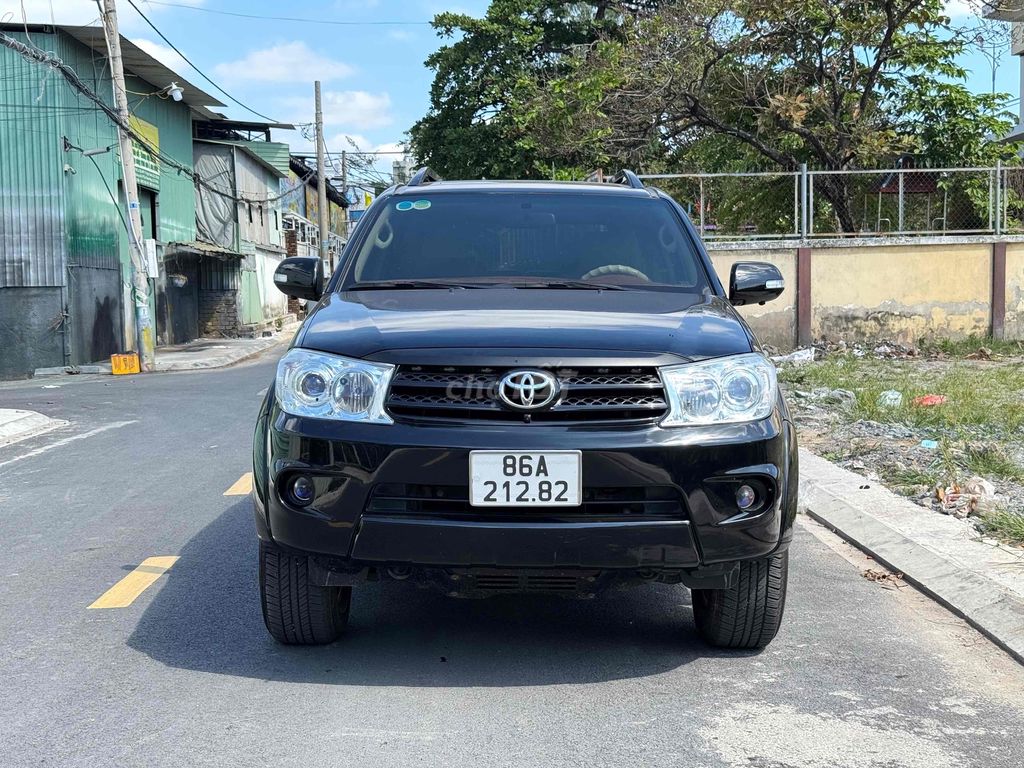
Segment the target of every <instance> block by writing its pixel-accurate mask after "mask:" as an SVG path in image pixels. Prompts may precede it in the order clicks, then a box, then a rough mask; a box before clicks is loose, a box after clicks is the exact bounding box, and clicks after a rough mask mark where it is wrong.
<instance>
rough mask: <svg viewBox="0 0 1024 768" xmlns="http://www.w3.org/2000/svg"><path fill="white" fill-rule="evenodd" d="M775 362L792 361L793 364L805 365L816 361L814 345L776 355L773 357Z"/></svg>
mask: <svg viewBox="0 0 1024 768" xmlns="http://www.w3.org/2000/svg"><path fill="white" fill-rule="evenodd" d="M772 362H773V363H776V364H778V363H791V364H792V365H803V364H804V363H813V362H814V347H805V348H804V349H798V350H796V351H794V352H790V353H789V354H788V355H776V356H775V357H773V358H772Z"/></svg>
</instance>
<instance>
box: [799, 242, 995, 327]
mask: <svg viewBox="0 0 1024 768" xmlns="http://www.w3.org/2000/svg"><path fill="white" fill-rule="evenodd" d="M812 254H813V256H812V261H811V305H812V307H813V313H812V317H811V333H812V334H813V335H814V337H815V338H821V337H824V338H828V339H848V340H851V339H877V338H891V339H896V340H899V341H902V342H904V343H913V342H914V341H916V340H917V339H920V338H922V337H928V336H943V337H950V338H957V337H963V336H967V335H969V334H972V333H974V334H978V335H980V336H984V335H985V334H987V333H988V330H989V322H990V317H989V315H990V302H991V295H990V294H991V285H992V273H991V261H992V246H991V244H989V243H977V244H970V245H930V246H924V247H922V246H915V245H909V246H882V247H875V246H865V247H860V248H822V249H818V248H815V249H813V251H812Z"/></svg>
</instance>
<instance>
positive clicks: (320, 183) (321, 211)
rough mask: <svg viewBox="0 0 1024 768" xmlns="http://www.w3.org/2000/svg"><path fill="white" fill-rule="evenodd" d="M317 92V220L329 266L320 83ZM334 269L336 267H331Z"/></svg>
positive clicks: (324, 260)
mask: <svg viewBox="0 0 1024 768" xmlns="http://www.w3.org/2000/svg"><path fill="white" fill-rule="evenodd" d="M314 89H315V91H316V200H317V203H316V218H317V221H318V223H319V224H320V261H321V262H323V263H324V265H325V266H326V265H327V263H328V262H327V174H326V173H325V171H324V113H323V110H322V109H321V108H320V81H319V80H317V81H316V83H315V84H314ZM330 267H331V269H332V270H333V269H334V265H333V264H331V265H330Z"/></svg>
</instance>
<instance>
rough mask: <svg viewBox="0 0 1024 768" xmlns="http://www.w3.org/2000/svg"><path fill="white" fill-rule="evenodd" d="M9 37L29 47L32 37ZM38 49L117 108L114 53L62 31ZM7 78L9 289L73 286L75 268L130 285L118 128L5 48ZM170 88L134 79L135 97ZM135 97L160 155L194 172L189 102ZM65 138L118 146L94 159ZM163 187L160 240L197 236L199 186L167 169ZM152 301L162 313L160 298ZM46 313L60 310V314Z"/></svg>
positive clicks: (0, 132) (4, 237)
mask: <svg viewBox="0 0 1024 768" xmlns="http://www.w3.org/2000/svg"><path fill="white" fill-rule="evenodd" d="M6 33H7V34H10V35H11V36H12V37H16V38H18V39H20V40H22V41H25V42H29V41H28V39H27V38H26V35H25V34H24V33H17V32H11V31H7V32H6ZM31 43H32V44H34V45H36V46H37V47H40V48H43V49H45V50H49V51H53V52H54V53H56V54H57V55H58V56H59V57H60V58H61V59H62V60H63V61H64V62H65V63H67V64H68V65H69V66H71V67H72V68H73V69H74V70H75V71H76V72H77V73H78V75H79V77H81V78H82V79H83V80H84V81H85V82H86V84H87V85H88V86H89V87H90V88H92V89H93V90H94V91H95V92H96V93H97V94H99V95H100V96H101V97H102V98H103V99H104V101H106V102H107V103H108V104H109V103H111V102H112V98H113V97H112V93H111V83H110V78H109V67H108V66H107V62H106V58H105V56H103V55H101V54H99V53H96V52H94V51H92V50H91V49H89V48H88V47H86V46H84V45H82V44H80V43H79V42H78V41H76V40H74V39H73V38H71V37H70V36H67V35H64V34H63V33H60V32H54V33H50V34H47V33H43V32H32V34H31ZM0 73H2V77H0V148H2V150H0V289H4V286H7V287H10V288H19V287H25V288H29V287H48V286H49V287H53V288H64V289H65V290H66V289H67V287H68V275H69V272H68V267H69V265H71V266H73V267H74V266H79V267H86V268H93V269H108V270H118V269H119V270H120V275H121V276H120V277H117V278H115V279H116V280H121V281H122V283H123V282H124V281H127V280H128V279H129V275H130V269H129V263H130V262H129V256H128V239H127V236H126V233H125V230H124V224H123V220H122V218H121V214H120V212H119V210H118V206H115V204H114V202H113V201H112V199H111V196H112V195H113V196H115V197H118V198H119V199H120V200H121V201H122V203H121V206H120V207H121V210H122V211H123V210H124V206H123V192H122V191H121V189H120V186H119V181H120V178H121V169H120V166H119V161H118V159H117V149H116V143H117V134H116V131H115V129H114V126H113V124H112V123H111V122H110V121H109V119H108V118H107V117H106V115H104V114H103V113H102V112H101V111H99V110H98V109H97V108H96V107H95V105H93V104H92V103H91V102H90V101H89V100H88V99H86V98H85V97H83V96H80V95H78V94H77V93H76V92H75V91H73V90H72V89H71V87H70V86H69V85H68V84H67V83H66V81H65V80H64V79H63V78H62V77H61V76H60V75H59V73H56V72H54V71H52V70H49V69H48V68H46V67H44V66H41V65H39V64H34V63H31V62H28V61H26V60H25V59H23V58H22V57H21V56H20V55H18V54H17V53H15V52H14V51H11V50H10V49H7V48H2V47H0ZM163 85H165V84H149V83H145V82H143V81H141V80H139V79H137V78H134V77H129V78H128V81H127V87H128V89H129V91H137V92H138V93H139V94H145V93H151V92H152V91H154V90H157V89H158V88H160V87H162V86H163ZM129 95H130V99H129V103H130V108H131V109H132V111H133V112H134V113H135V114H136V115H137V116H138V117H140V118H141V119H143V120H145V121H147V122H149V123H151V124H153V125H155V126H156V127H157V128H158V130H159V132H160V149H161V150H162V151H163V152H165V153H166V154H168V155H170V156H171V157H173V158H174V159H175V160H177V161H178V162H180V163H182V164H183V165H185V166H186V167H187V168H191V167H192V125H191V117H190V110H189V107H188V105H186V104H182V103H178V102H174V101H171V100H169V99H161V98H160V97H159V96H156V95H151V96H148V97H146V96H142V95H135V94H129ZM62 136H66V137H67V138H68V139H69V140H70V141H71V143H72V144H74V145H76V146H79V147H82V148H84V149H95V148H99V147H106V146H113V149H112V151H110V152H108V153H106V154H100V155H96V156H94V157H93V159H92V160H90V159H89V158H87V157H84V156H83V155H82V154H81V153H79V152H67V153H65V152H63V151H62V142H61V137H62ZM93 161H95V164H94V162H93ZM65 164H67V165H68V166H69V169H68V170H65ZM71 169H73V170H71ZM104 181H105V182H106V185H104ZM159 187H160V188H159V198H158V217H159V229H158V233H157V234H158V239H159V240H160V241H163V242H165V243H166V242H175V241H190V240H194V239H195V191H194V188H193V184H192V180H191V179H190V178H189V177H188V175H186V174H181V173H179V172H178V171H177V170H176V169H173V168H170V167H169V166H167V165H165V164H163V165H162V166H161V168H160V183H159ZM108 188H109V191H108ZM73 287H74V286H72V288H73ZM12 296H13V294H12ZM73 298H74V297H73V296H72V297H71V299H72V301H71V302H70V303H71V304H72V306H73V303H74V302H73ZM150 303H151V315H152V316H155V313H154V309H155V308H154V307H153V297H152V296H150ZM46 311H47V312H48V313H52V308H48V309H47V310H46ZM19 338H22V337H12V340H10V341H9V342H7V343H20V342H19ZM34 343H35V342H34ZM47 354H48V355H51V356H52V355H53V354H54V353H53V352H52V351H51V352H47ZM30 357H31V356H29V358H30ZM29 358H26V359H29ZM72 362H90V361H86V360H72ZM63 363H64V360H62V359H53V360H50V359H47V360H35V365H61V364H63ZM2 373H3V372H2V371H0V375H2ZM9 373H10V372H9ZM14 373H15V374H17V371H15V372H14Z"/></svg>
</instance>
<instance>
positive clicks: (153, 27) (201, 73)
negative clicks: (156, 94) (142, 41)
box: [128, 0, 277, 123]
mask: <svg viewBox="0 0 1024 768" xmlns="http://www.w3.org/2000/svg"><path fill="white" fill-rule="evenodd" d="M128 5H130V6H131V7H132V8H134V9H135V12H136V13H137V14H139V16H141V17H142V20H143V21H144V22H146V23H147V24H148V25H149V27H150V29H152V30H153V31H154V32H156V33H157V35H159V36H160V39H161V40H163V41H164V42H165V43H167V45H169V46H170V47H171V50H172V51H174V52H175V53H176V54H178V55H179V56H181V58H182V60H183V61H184V62H185V63H186V64H188V65H189V66H190V67H192V69H194V70H195V71H196V72H198V73H199V74H200V75H202V77H203V79H204V80H206V82H208V83H209V84H210V85H212V86H213V87H214V88H216V89H217V90H218V91H220V92H221V93H222V94H224V96H225V97H227V98H229V99H231V101H233V102H235V104H237V105H238V106H240V107H242V108H243V109H247V110H249V111H250V112H252V113H253V114H254V115H257V116H258V117H262V118H263V119H264V120H269V121H270V122H272V123H276V122H277V120H275V119H274V118H272V117H268V116H267V115H264V114H263V113H262V112H257V111H256V110H255V109H253V108H252V107H250V106H249V105H248V104H245V103H243V102H241V101H239V100H238V99H236V98H235V97H234V96H232V95H231V94H230V93H228V92H227V91H225V90H224V89H223V88H221V87H220V86H219V85H217V83H215V82H214V81H213V80H211V79H210V77H209V76H208V75H207V74H206V73H205V72H203V70H201V69H200V68H199V67H197V66H196V65H195V64H193V63H192V62H191V61H190V60H189V58H188V57H187V56H186V55H185V54H184V53H182V52H181V51H179V50H178V49H177V47H175V45H174V43H172V42H171V41H170V40H168V39H167V37H166V35H164V33H163V32H161V31H160V30H159V29H157V27H156V25H155V24H154V23H153V22H152V21H150V20H149V18H148V17H147V16H146V14H144V13H143V12H142V11H141V10H139V6H137V5H136V4H135V2H134V0H128ZM182 7H188V6H182Z"/></svg>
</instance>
